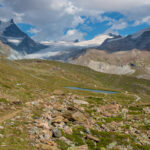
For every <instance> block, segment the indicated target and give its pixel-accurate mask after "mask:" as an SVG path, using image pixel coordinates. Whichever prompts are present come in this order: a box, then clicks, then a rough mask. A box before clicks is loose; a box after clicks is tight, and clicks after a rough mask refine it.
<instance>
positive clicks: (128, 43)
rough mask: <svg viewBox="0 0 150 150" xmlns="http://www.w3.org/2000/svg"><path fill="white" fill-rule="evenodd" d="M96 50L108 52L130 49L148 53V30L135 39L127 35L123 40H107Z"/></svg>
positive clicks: (149, 40) (149, 36)
mask: <svg viewBox="0 0 150 150" xmlns="http://www.w3.org/2000/svg"><path fill="white" fill-rule="evenodd" d="M98 49H101V50H106V51H109V52H114V51H124V50H132V49H139V50H149V51H150V30H149V31H145V32H143V33H142V34H141V35H140V36H138V37H136V38H133V35H129V36H127V37H124V38H117V39H107V40H105V42H104V43H103V44H102V45H101V46H99V47H98Z"/></svg>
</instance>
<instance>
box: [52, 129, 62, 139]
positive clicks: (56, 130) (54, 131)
mask: <svg viewBox="0 0 150 150" xmlns="http://www.w3.org/2000/svg"><path fill="white" fill-rule="evenodd" d="M53 136H54V137H56V138H60V137H61V131H60V130H59V129H58V128H55V129H53Z"/></svg>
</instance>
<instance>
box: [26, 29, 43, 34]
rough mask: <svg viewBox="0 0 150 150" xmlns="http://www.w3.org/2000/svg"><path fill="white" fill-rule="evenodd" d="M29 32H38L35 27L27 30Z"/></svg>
mask: <svg viewBox="0 0 150 150" xmlns="http://www.w3.org/2000/svg"><path fill="white" fill-rule="evenodd" d="M28 32H29V33H33V34H36V33H38V32H40V31H39V30H37V29H36V28H31V29H30V30H28Z"/></svg>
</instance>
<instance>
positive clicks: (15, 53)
mask: <svg viewBox="0 0 150 150" xmlns="http://www.w3.org/2000/svg"><path fill="white" fill-rule="evenodd" d="M0 41H1V43H0V55H5V56H6V57H8V58H9V59H49V60H58V61H63V62H68V63H74V64H79V65H84V66H88V67H90V68H92V69H94V70H96V71H100V72H104V73H112V74H136V75H137V76H139V75H140V76H141V73H143V74H144V75H142V77H143V76H144V77H145V75H148V76H150V61H149V60H150V27H149V28H145V29H143V30H140V31H138V32H136V33H134V34H132V35H128V36H126V37H122V36H120V35H114V34H103V35H99V36H96V37H95V38H93V39H92V40H88V41H79V40H78V39H77V40H75V41H72V42H66V41H57V42H49V41H47V42H46V41H45V42H35V41H34V40H33V39H31V38H30V37H29V36H28V35H27V34H26V33H24V32H23V31H21V30H20V29H19V27H18V26H17V25H16V24H15V23H14V21H13V20H10V21H8V22H2V21H0ZM137 70H138V71H137ZM141 70H142V71H141ZM139 72H140V73H139ZM146 78H147V76H146ZM148 78H149V77H148Z"/></svg>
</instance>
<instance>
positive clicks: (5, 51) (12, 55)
mask: <svg viewBox="0 0 150 150" xmlns="http://www.w3.org/2000/svg"><path fill="white" fill-rule="evenodd" d="M0 58H9V59H19V58H20V54H19V53H17V52H16V51H14V50H13V49H12V48H11V47H9V46H8V45H6V44H3V43H2V42H0Z"/></svg>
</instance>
